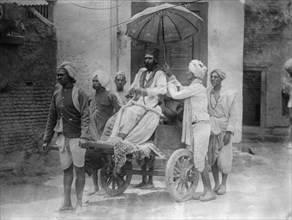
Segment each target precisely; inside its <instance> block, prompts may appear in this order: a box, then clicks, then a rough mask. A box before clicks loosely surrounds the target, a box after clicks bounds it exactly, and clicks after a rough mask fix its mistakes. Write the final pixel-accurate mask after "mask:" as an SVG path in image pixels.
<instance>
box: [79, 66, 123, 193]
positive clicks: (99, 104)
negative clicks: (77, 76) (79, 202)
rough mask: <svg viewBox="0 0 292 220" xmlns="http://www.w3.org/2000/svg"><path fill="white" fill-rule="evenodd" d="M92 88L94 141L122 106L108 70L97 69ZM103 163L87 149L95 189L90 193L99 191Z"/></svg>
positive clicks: (88, 166)
mask: <svg viewBox="0 0 292 220" xmlns="http://www.w3.org/2000/svg"><path fill="white" fill-rule="evenodd" d="M92 88H93V89H94V90H95V93H94V94H93V95H91V96H90V98H89V103H90V105H89V109H90V135H91V138H92V139H93V140H94V141H98V140H100V137H101V135H102V132H103V129H104V126H105V124H106V122H107V120H108V119H109V118H110V117H111V116H112V115H114V114H115V113H116V112H118V111H119V110H120V108H121V106H120V103H119V101H118V98H117V96H116V95H115V94H113V93H112V92H111V79H110V77H109V75H108V74H106V72H104V71H102V70H96V71H95V72H94V73H93V77H92ZM97 155H98V154H97ZM101 165H102V163H101V161H100V158H99V157H98V156H96V154H95V153H94V152H91V151H87V153H86V165H85V171H86V173H88V175H91V174H92V180H93V185H94V191H93V192H92V193H90V195H92V194H95V193H97V192H98V191H99V186H98V175H97V172H98V169H100V167H101Z"/></svg>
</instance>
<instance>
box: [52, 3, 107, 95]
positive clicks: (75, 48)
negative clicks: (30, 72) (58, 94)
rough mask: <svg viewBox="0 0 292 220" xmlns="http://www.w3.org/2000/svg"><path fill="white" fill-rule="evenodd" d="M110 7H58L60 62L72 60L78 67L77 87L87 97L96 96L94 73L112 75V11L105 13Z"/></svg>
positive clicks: (63, 4) (68, 5)
mask: <svg viewBox="0 0 292 220" xmlns="http://www.w3.org/2000/svg"><path fill="white" fill-rule="evenodd" d="M110 3H111V1H71V0H58V1H57V2H56V5H55V10H54V23H55V26H56V31H57V32H56V33H57V39H58V44H57V45H58V50H57V62H58V64H61V62H62V61H64V60H69V61H71V62H73V63H74V64H75V66H76V68H77V71H78V76H77V84H78V85H79V86H80V87H82V88H83V89H85V90H86V92H87V93H91V92H93V89H92V88H91V76H92V74H93V72H94V71H95V70H97V69H102V70H104V71H106V72H110V66H111V59H110V55H111V53H110V37H111V36H110V33H111V32H110V29H106V28H108V27H109V26H110V19H109V18H110V16H111V10H108V9H106V8H109V7H110ZM97 9H98V10H97ZM102 9H103V10H102ZM103 29H106V30H103Z"/></svg>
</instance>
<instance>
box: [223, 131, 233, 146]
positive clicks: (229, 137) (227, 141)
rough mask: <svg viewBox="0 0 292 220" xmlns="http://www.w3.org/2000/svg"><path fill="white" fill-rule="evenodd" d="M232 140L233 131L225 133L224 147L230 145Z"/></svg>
mask: <svg viewBox="0 0 292 220" xmlns="http://www.w3.org/2000/svg"><path fill="white" fill-rule="evenodd" d="M230 139H231V131H226V133H225V135H224V137H223V143H224V145H227V144H229V142H230Z"/></svg>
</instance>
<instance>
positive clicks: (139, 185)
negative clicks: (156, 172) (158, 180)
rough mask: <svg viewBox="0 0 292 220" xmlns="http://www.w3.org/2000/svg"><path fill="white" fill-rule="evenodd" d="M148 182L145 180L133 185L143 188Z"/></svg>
mask: <svg viewBox="0 0 292 220" xmlns="http://www.w3.org/2000/svg"><path fill="white" fill-rule="evenodd" d="M146 184H147V183H145V182H141V183H139V184H136V185H134V186H133V187H134V188H141V187H143V186H145V185H146Z"/></svg>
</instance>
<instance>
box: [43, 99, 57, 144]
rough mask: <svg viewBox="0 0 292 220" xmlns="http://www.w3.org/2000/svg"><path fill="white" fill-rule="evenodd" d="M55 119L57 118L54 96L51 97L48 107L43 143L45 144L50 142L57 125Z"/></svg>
mask: <svg viewBox="0 0 292 220" xmlns="http://www.w3.org/2000/svg"><path fill="white" fill-rule="evenodd" d="M57 118H58V115H57V108H56V105H55V96H53V98H52V101H51V105H50V110H49V115H48V119H47V125H46V130H45V135H44V138H43V142H45V143H49V142H51V140H52V138H53V135H54V127H55V126H56V124H57Z"/></svg>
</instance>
